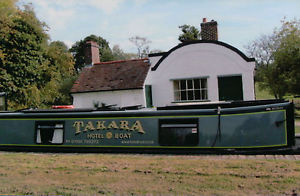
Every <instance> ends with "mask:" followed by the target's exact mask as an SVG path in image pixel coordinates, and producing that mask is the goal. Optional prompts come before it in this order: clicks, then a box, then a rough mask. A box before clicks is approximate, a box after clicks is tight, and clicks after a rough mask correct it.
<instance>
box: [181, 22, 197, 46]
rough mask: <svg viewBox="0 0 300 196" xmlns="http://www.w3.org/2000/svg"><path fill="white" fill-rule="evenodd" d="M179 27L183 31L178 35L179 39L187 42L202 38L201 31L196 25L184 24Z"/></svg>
mask: <svg viewBox="0 0 300 196" xmlns="http://www.w3.org/2000/svg"><path fill="white" fill-rule="evenodd" d="M179 28H180V29H181V31H182V34H180V35H179V37H178V40H179V41H181V42H186V41H192V40H199V39H200V32H199V30H198V29H197V28H196V27H194V26H191V25H187V24H184V25H181V26H179Z"/></svg>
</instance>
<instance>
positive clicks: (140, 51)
mask: <svg viewBox="0 0 300 196" xmlns="http://www.w3.org/2000/svg"><path fill="white" fill-rule="evenodd" d="M129 41H131V42H132V43H133V44H134V45H135V46H136V47H137V56H138V58H140V59H141V58H145V57H147V55H148V54H149V51H150V47H149V44H150V43H151V41H150V40H148V39H147V38H146V37H140V36H134V37H131V38H129Z"/></svg>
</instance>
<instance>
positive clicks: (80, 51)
mask: <svg viewBox="0 0 300 196" xmlns="http://www.w3.org/2000/svg"><path fill="white" fill-rule="evenodd" d="M87 41H95V42H97V44H98V45H99V55H100V60H101V61H102V62H106V61H112V60H114V57H113V54H112V51H111V49H110V47H109V43H108V41H106V40H105V39H104V38H102V37H100V36H96V35H89V36H87V37H85V38H84V39H83V40H80V41H77V42H76V43H75V44H74V45H73V46H72V47H71V48H70V50H69V51H70V52H71V53H72V54H73V56H74V59H75V69H76V70H77V71H79V70H81V69H82V68H83V67H84V66H85V59H84V58H85V47H86V42H87Z"/></svg>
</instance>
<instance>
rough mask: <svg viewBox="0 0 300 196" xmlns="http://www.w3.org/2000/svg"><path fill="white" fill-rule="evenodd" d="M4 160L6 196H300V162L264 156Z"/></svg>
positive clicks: (22, 156) (0, 183)
mask: <svg viewBox="0 0 300 196" xmlns="http://www.w3.org/2000/svg"><path fill="white" fill-rule="evenodd" d="M288 156H291V155H288ZM224 157H227V158H225V159H224ZM0 160H1V162H0V194H9V195H291V194H292V192H293V190H295V192H297V193H300V167H299V165H300V161H299V160H278V159H276V160H274V158H271V159H265V157H264V156H260V158H255V159H253V158H249V157H245V156H244V158H243V159H237V158H234V157H232V156H230V155H228V156H170V155H130V154H124V155H121V154H39V153H6V152H0Z"/></svg>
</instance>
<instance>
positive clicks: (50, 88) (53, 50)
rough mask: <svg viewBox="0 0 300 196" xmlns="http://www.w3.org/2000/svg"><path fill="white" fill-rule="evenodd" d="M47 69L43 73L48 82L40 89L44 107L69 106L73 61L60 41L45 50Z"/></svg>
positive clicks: (72, 81) (73, 77)
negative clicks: (47, 61) (47, 62)
mask: <svg viewBox="0 0 300 196" xmlns="http://www.w3.org/2000/svg"><path fill="white" fill-rule="evenodd" d="M46 55H47V59H48V60H49V68H48V69H47V72H46V73H45V76H44V77H45V78H48V82H47V83H46V85H45V86H44V88H42V90H41V93H42V103H43V104H45V105H61V104H62V105H65V104H71V101H72V100H71V98H70V96H69V92H70V89H71V88H72V85H73V83H74V80H75V77H76V75H75V74H74V59H73V56H72V55H71V53H69V51H68V47H67V46H66V45H65V44H64V43H63V42H61V41H54V42H51V43H50V45H49V47H48V50H47V54H46Z"/></svg>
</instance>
